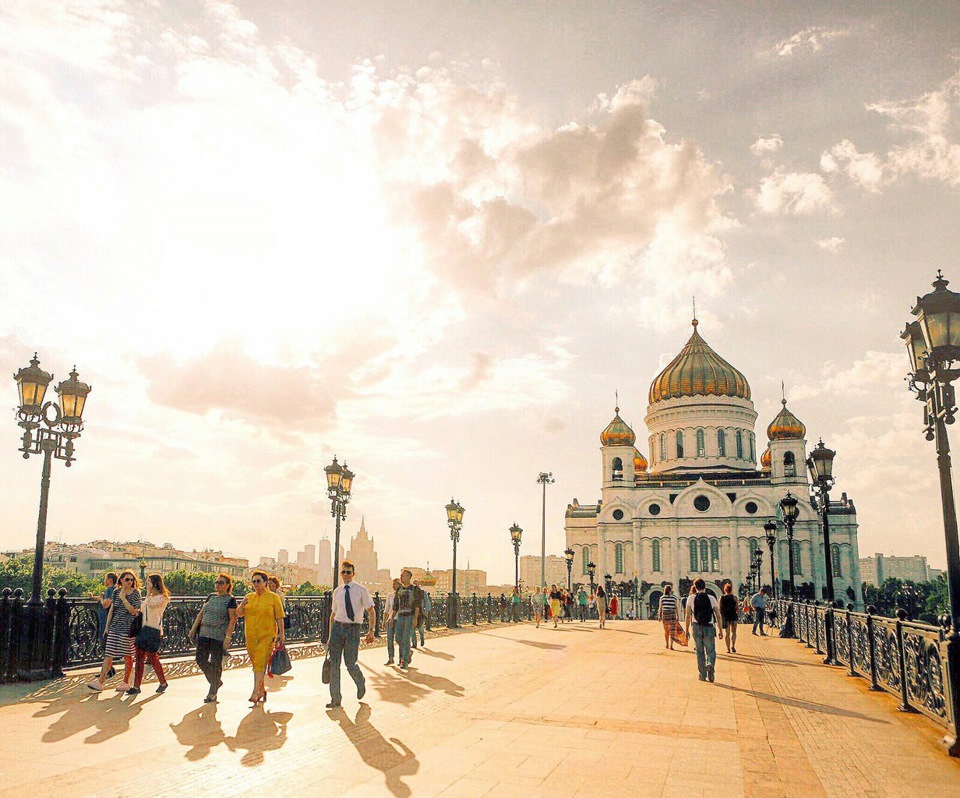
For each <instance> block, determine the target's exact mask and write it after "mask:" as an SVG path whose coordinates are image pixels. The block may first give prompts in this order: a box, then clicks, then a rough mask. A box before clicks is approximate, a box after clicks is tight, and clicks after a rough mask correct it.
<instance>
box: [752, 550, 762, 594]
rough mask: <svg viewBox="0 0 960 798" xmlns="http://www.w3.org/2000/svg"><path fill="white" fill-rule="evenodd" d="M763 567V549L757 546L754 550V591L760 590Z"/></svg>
mask: <svg viewBox="0 0 960 798" xmlns="http://www.w3.org/2000/svg"><path fill="white" fill-rule="evenodd" d="M762 567H763V549H761V548H757V549H755V550H754V552H753V571H754V592H757V593H759V592H760V586H761V584H762V582H763V580H762V579H761V577H760V569H761V568H762Z"/></svg>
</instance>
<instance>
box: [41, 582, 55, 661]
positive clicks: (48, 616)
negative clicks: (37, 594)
mask: <svg viewBox="0 0 960 798" xmlns="http://www.w3.org/2000/svg"><path fill="white" fill-rule="evenodd" d="M56 595H57V591H56V590H54V589H53V588H52V587H51V588H49V589H48V590H47V600H46V601H45V602H43V624H42V626H41V630H42V633H43V638H42V641H41V645H42V646H43V648H42V657H41V658H40V660H39V662H40V663H41V667H42V668H43V670H45V671H47V672H48V673H50V675H51V677H52V676H53V663H54V659H55V656H54V651H53V644H54V641H55V640H56V637H57V629H56V627H57V624H56V617H57V616H56V613H57V600H56V598H54V597H55V596H56Z"/></svg>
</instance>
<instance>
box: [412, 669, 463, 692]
mask: <svg viewBox="0 0 960 798" xmlns="http://www.w3.org/2000/svg"><path fill="white" fill-rule="evenodd" d="M400 678H401V680H405V681H408V682H412V683H413V684H416V685H423V686H424V687H427V688H429V689H430V690H443V692H445V693H446V694H447V695H450V696H453V697H454V698H463V686H462V685H459V684H457V683H456V682H453V681H450V679H447V678H446V677H444V676H431V675H429V674H426V673H421V672H420V671H419V670H417V669H416V668H408V669H407V671H406V673H404V672H403V671H401V672H400Z"/></svg>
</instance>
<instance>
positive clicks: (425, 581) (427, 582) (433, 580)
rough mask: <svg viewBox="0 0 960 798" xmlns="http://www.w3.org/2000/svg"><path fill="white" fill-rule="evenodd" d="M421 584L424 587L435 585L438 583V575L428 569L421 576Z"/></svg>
mask: <svg viewBox="0 0 960 798" xmlns="http://www.w3.org/2000/svg"><path fill="white" fill-rule="evenodd" d="M420 584H421V585H423V586H424V587H433V586H434V585H436V584H437V577H435V576H434V575H433V574H432V573H430V572H429V571H427V572H426V573H425V574H424V575H423V576H421V577H420Z"/></svg>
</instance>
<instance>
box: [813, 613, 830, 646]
mask: <svg viewBox="0 0 960 798" xmlns="http://www.w3.org/2000/svg"><path fill="white" fill-rule="evenodd" d="M819 608H820V601H819V599H818V600H816V601H814V602H813V643H814V648H815V649H816V650H817V653H818V654H822V653H823V652H822V651H821V650H820V624H819V623H817V610H818V609H819ZM823 631H824V633H826V631H827V618H826V616H824V618H823Z"/></svg>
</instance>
